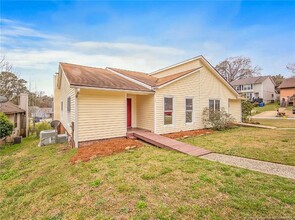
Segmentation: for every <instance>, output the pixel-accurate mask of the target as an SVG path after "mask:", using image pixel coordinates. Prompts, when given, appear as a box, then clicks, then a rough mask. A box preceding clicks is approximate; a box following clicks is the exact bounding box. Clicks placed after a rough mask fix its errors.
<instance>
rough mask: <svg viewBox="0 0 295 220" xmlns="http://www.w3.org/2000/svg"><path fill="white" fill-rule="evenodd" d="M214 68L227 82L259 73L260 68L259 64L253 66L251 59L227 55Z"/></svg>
mask: <svg viewBox="0 0 295 220" xmlns="http://www.w3.org/2000/svg"><path fill="white" fill-rule="evenodd" d="M215 68H216V70H217V71H218V72H219V73H220V74H221V75H222V76H223V77H224V78H225V79H226V80H227V81H228V82H232V81H235V80H238V79H244V78H248V77H252V76H257V75H260V71H261V70H262V68H261V67H259V66H254V67H253V66H252V61H251V59H250V58H248V57H244V56H237V57H229V58H227V59H225V60H224V61H222V62H221V63H219V64H218V65H216V67H215Z"/></svg>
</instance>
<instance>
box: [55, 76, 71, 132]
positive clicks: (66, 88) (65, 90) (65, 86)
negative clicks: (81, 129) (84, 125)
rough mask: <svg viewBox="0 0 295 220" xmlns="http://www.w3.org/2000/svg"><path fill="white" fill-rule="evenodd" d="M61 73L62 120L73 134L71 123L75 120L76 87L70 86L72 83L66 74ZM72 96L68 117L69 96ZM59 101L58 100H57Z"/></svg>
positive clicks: (60, 100)
mask: <svg viewBox="0 0 295 220" xmlns="http://www.w3.org/2000/svg"><path fill="white" fill-rule="evenodd" d="M59 74H62V76H61V77H62V78H61V87H60V94H59V95H60V99H59V108H60V103H61V102H63V111H60V121H61V123H62V124H63V126H64V127H65V129H66V130H67V131H68V132H69V133H70V134H71V132H72V129H71V123H72V122H74V121H75V89H73V88H70V84H69V82H68V80H67V79H66V76H65V74H64V73H63V72H62V71H60V73H59ZM68 97H71V112H70V116H69V117H68V112H67V98H68ZM57 101H58V100H57Z"/></svg>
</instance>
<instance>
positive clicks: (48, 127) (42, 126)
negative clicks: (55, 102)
mask: <svg viewBox="0 0 295 220" xmlns="http://www.w3.org/2000/svg"><path fill="white" fill-rule="evenodd" d="M44 130H52V127H51V125H50V123H49V122H46V121H43V122H39V123H36V124H35V132H36V136H37V137H38V138H39V137H40V132H41V131H44Z"/></svg>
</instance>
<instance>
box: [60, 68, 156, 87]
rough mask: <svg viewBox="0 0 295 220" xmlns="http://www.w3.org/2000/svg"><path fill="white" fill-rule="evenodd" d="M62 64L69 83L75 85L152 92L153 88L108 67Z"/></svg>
mask: <svg viewBox="0 0 295 220" xmlns="http://www.w3.org/2000/svg"><path fill="white" fill-rule="evenodd" d="M60 65H61V67H62V69H63V71H64V73H65V75H66V77H67V79H68V80H69V83H70V84H71V85H73V86H86V87H96V88H107V89H118V90H134V91H144V92H152V90H150V89H148V88H146V87H144V86H141V85H138V84H136V83H134V82H131V81H130V80H127V79H124V78H123V77H120V76H119V75H117V74H115V73H113V72H112V71H109V70H107V69H102V68H95V67H87V66H81V65H76V64H69V63H60Z"/></svg>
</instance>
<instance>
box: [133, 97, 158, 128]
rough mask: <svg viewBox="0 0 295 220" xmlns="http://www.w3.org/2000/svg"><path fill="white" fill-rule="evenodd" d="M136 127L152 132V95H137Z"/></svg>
mask: <svg viewBox="0 0 295 220" xmlns="http://www.w3.org/2000/svg"><path fill="white" fill-rule="evenodd" d="M136 106H137V109H136V112H137V114H136V115H137V116H136V118H137V127H138V128H143V129H147V130H150V131H154V95H137V97H136Z"/></svg>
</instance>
